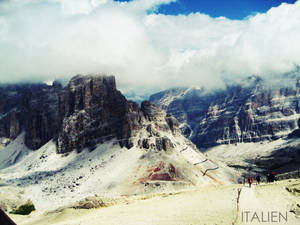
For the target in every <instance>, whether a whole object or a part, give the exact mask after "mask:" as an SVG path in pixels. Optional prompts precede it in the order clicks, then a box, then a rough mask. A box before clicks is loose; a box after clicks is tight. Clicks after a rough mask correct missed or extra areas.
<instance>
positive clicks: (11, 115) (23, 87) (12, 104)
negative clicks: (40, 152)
mask: <svg viewBox="0 0 300 225" xmlns="http://www.w3.org/2000/svg"><path fill="white" fill-rule="evenodd" d="M61 90H62V87H61V85H59V84H57V83H55V84H54V85H53V86H48V85H46V84H18V85H2V86H1V87H0V138H8V139H11V140H13V139H15V138H16V137H17V136H18V135H19V134H20V133H21V132H22V131H25V132H26V135H25V143H26V145H27V146H28V147H29V148H31V149H38V148H40V147H41V146H42V145H44V144H45V143H47V142H48V141H49V140H51V139H52V138H53V137H54V136H55V135H56V134H57V131H58V130H57V128H58V122H57V117H58V110H57V109H58V108H57V106H58V96H59V94H60V91H61ZM7 143H9V142H7Z"/></svg>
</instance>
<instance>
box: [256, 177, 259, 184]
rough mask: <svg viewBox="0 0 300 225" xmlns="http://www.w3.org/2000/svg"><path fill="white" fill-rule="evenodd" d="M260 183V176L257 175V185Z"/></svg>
mask: <svg viewBox="0 0 300 225" xmlns="http://www.w3.org/2000/svg"><path fill="white" fill-rule="evenodd" d="M259 183H260V176H259V175H257V176H256V185H259Z"/></svg>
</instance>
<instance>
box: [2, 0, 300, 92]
mask: <svg viewBox="0 0 300 225" xmlns="http://www.w3.org/2000/svg"><path fill="white" fill-rule="evenodd" d="M299 21H300V1H279V0H226V1H220V0H198V1H192V0H131V1H113V0H76V1H74V0H0V82H17V81H50V80H54V79H68V78H70V77H72V76H74V75H76V74H90V73H105V74H114V75H115V76H116V78H117V83H118V84H119V86H122V87H127V88H141V89H142V90H146V89H152V88H161V89H163V88H169V87H174V86H189V85H199V86H208V87H220V86H222V85H224V80H228V79H232V80H235V79H239V78H243V77H246V76H249V75H253V74H255V75H260V76H263V77H266V78H270V77H272V75H274V74H281V73H285V72H289V71H292V70H294V69H295V68H296V67H297V65H300V26H299V23H300V22H299Z"/></svg>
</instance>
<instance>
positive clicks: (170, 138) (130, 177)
mask: <svg viewBox="0 0 300 225" xmlns="http://www.w3.org/2000/svg"><path fill="white" fill-rule="evenodd" d="M55 96H56V98H57V99H56V100H55V101H54V102H55V103H56V104H54V105H49V107H51V111H53V112H55V113H54V114H50V115H51V116H53V115H57V118H56V120H55V123H54V125H55V130H56V131H57V133H56V134H55V135H52V139H51V140H49V141H48V142H46V143H44V144H43V145H42V146H41V147H40V148H38V149H36V148H35V150H34V151H32V150H30V149H29V147H27V142H26V137H27V138H29V139H31V138H32V137H33V140H34V137H36V136H37V135H36V134H35V133H34V132H32V131H29V132H28V131H27V130H26V129H24V128H23V127H22V126H21V128H23V132H21V133H20V134H19V136H17V137H16V138H13V137H11V142H10V143H9V144H8V145H7V146H6V147H4V148H3V149H1V150H0V155H1V161H0V168H1V172H0V177H1V182H2V185H1V186H0V190H2V191H3V190H5V191H6V192H9V189H11V190H12V191H15V188H17V190H20V192H21V193H23V194H21V196H19V197H20V198H21V199H23V200H25V199H28V198H29V199H31V200H32V201H33V203H34V204H35V205H36V207H37V209H38V210H49V209H54V208H57V207H60V206H63V205H66V204H74V202H76V201H79V200H81V199H83V198H85V197H88V196H94V195H100V196H105V197H109V198H116V197H118V198H120V197H121V196H124V195H136V194H151V193H157V192H170V191H175V190H180V189H186V188H195V187H197V186H205V185H220V184H226V183H232V182H234V181H235V180H236V178H237V177H236V175H235V174H234V172H233V170H232V169H230V168H228V167H226V166H224V165H223V164H221V163H218V162H215V161H211V160H209V159H207V158H206V156H205V155H204V154H202V153H200V152H199V151H198V150H197V148H196V147H195V146H194V145H193V144H192V143H191V142H190V141H189V140H188V139H186V138H185V137H184V136H182V135H181V133H180V132H179V128H178V125H179V124H178V122H177V120H176V119H175V118H174V117H173V116H171V115H169V114H167V113H165V112H164V111H163V110H161V109H160V108H159V107H157V106H156V105H154V104H153V103H151V102H149V101H145V102H143V103H142V104H141V108H139V107H138V105H137V104H136V103H134V102H131V101H127V100H126V98H125V97H124V96H123V95H122V94H121V93H120V92H119V91H118V90H117V89H116V85H115V80H114V77H111V76H109V77H107V76H76V77H74V78H73V79H72V80H71V81H70V83H69V84H68V85H67V86H66V87H65V88H60V89H59V91H58V92H57V93H56V95H55ZM37 101H40V99H37ZM55 107H56V109H55ZM33 110H34V108H33ZM44 112H47V109H44ZM44 115H47V113H45V114H44ZM47 119H48V118H47V117H45V120H42V121H47ZM32 126H33V127H34V126H36V124H32ZM25 128H26V127H25ZM47 129H48V128H45V130H47ZM29 146H30V145H29ZM15 155H18V157H15ZM12 156H13V157H12Z"/></svg>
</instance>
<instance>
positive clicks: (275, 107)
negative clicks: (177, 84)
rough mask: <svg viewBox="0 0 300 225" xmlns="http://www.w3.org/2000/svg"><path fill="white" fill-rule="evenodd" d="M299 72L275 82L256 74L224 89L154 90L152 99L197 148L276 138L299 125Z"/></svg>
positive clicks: (285, 134)
mask: <svg viewBox="0 0 300 225" xmlns="http://www.w3.org/2000/svg"><path fill="white" fill-rule="evenodd" d="M298 77H299V75H298V74H287V75H284V76H282V77H281V78H280V79H282V80H281V81H279V82H277V83H276V84H274V83H272V82H274V81H268V80H263V79H261V78H260V77H257V76H251V77H249V78H247V79H246V80H244V81H243V82H242V83H238V84H230V85H228V86H227V87H226V88H225V89H222V90H215V91H211V90H210V91H208V90H205V89H204V88H197V87H191V88H177V89H173V90H168V91H164V92H160V93H157V94H155V95H152V96H151V97H150V101H153V102H154V103H156V104H159V105H160V106H161V107H162V108H164V109H165V110H166V111H167V112H168V113H170V114H173V115H174V116H175V117H176V118H177V119H178V120H179V122H181V124H182V125H181V127H180V128H181V131H182V133H183V134H184V135H185V136H186V137H188V138H189V139H191V140H192V141H193V142H194V143H195V144H196V145H197V146H198V147H205V148H206V147H210V146H214V145H218V144H229V143H237V142H259V141H262V140H274V139H278V138H280V137H285V136H287V135H288V134H289V133H290V132H291V131H293V130H294V129H295V128H297V121H298V118H299V117H300V108H299V106H300V94H299V93H300V85H299V84H300V82H299V78H298ZM270 83H271V84H270Z"/></svg>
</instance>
